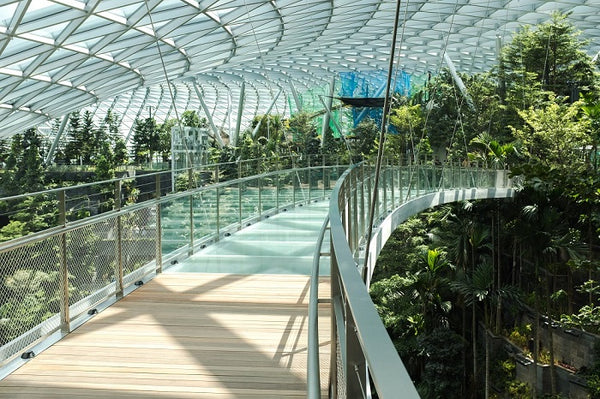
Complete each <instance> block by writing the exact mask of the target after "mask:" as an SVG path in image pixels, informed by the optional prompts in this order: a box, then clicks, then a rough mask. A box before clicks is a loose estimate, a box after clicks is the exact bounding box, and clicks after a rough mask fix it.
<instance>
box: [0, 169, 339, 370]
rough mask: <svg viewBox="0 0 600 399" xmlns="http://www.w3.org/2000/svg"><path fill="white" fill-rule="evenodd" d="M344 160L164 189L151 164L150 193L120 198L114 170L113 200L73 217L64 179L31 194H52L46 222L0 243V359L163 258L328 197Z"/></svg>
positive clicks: (139, 278) (123, 288) (60, 327)
mask: <svg viewBox="0 0 600 399" xmlns="http://www.w3.org/2000/svg"><path fill="white" fill-rule="evenodd" d="M346 168H347V166H342V165H336V164H333V165H327V164H326V163H321V164H319V165H313V166H308V165H307V166H305V167H302V168H292V169H286V170H281V171H270V172H266V173H262V174H259V175H255V176H251V177H242V178H233V179H230V180H228V181H221V182H219V183H214V184H210V185H199V184H198V185H197V186H196V187H194V188H192V189H188V190H186V191H181V192H169V193H165V192H164V190H163V186H162V184H163V180H162V179H161V175H160V174H156V175H154V176H153V179H152V181H153V183H152V184H151V190H152V191H153V192H154V198H153V199H148V200H146V201H144V202H138V203H130V204H127V205H123V204H124V203H125V201H124V192H123V186H124V185H125V182H124V180H116V181H112V182H109V184H111V186H113V187H114V190H115V192H116V193H117V195H115V198H114V206H113V209H112V210H110V211H105V212H101V213H98V214H96V215H93V216H88V217H86V218H83V219H79V220H70V219H69V208H68V203H69V202H68V201H69V200H68V198H69V196H70V195H69V190H70V188H64V189H62V190H52V191H51V192H44V193H41V194H39V195H53V196H55V197H56V200H55V207H56V213H57V215H56V223H55V225H53V226H52V227H50V228H48V229H45V230H43V231H39V232H35V233H32V234H29V235H27V236H23V237H19V238H15V239H12V240H9V241H6V242H2V243H0V265H2V267H0V366H2V365H5V364H6V363H8V362H9V361H11V360H12V359H15V358H17V357H18V356H19V355H21V356H26V355H27V356H29V355H28V354H27V353H28V351H29V349H30V348H32V347H33V346H34V345H35V344H36V343H38V342H40V341H41V340H43V339H44V338H46V337H48V336H49V335H51V334H54V333H57V332H59V333H63V334H64V333H68V332H70V331H71V330H72V328H73V326H74V325H78V324H79V323H80V322H82V320H86V319H87V318H89V317H92V316H93V314H94V313H95V309H96V308H97V307H98V306H99V304H101V303H103V302H106V301H114V300H116V299H118V298H119V297H121V296H123V295H124V294H126V293H127V292H129V291H131V290H133V289H135V288H136V286H137V285H138V284H141V282H143V281H145V279H148V278H150V277H151V276H152V275H154V274H156V273H160V272H161V271H162V269H163V265H168V264H169V263H170V262H173V261H174V260H175V259H183V258H185V257H187V256H189V255H191V254H193V253H194V251H196V250H197V249H198V248H201V247H203V246H205V245H208V244H209V243H211V242H215V241H218V240H220V239H221V238H222V237H224V236H225V235H227V234H230V233H232V232H235V231H237V230H239V229H241V228H243V227H245V226H246V225H248V224H251V223H254V222H255V221H257V220H260V219H262V218H265V217H267V216H269V215H272V214H275V213H277V212H279V211H280V210H282V209H284V208H286V207H290V206H294V205H295V204H298V203H307V202H309V201H313V200H316V199H323V198H325V197H327V196H328V195H329V194H330V192H331V189H332V186H333V184H334V182H335V181H336V180H337V179H338V178H339V176H341V174H342V173H343V172H344V170H346ZM213 172H216V169H213ZM103 184H106V183H103ZM166 184H168V182H167V183H166ZM149 190H150V189H147V191H149ZM167 191H168V190H167ZM113 195H114V194H113ZM22 198H28V196H24V197H21V199H22ZM11 200H12V199H11ZM122 205H123V206H122Z"/></svg>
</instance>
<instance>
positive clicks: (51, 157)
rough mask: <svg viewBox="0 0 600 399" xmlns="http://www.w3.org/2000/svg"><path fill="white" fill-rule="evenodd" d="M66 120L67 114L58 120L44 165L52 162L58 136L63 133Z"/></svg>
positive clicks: (67, 119) (58, 139) (67, 118)
mask: <svg viewBox="0 0 600 399" xmlns="http://www.w3.org/2000/svg"><path fill="white" fill-rule="evenodd" d="M68 121H69V114H67V115H65V116H63V118H62V121H61V122H60V126H59V128H58V132H56V137H54V141H53V142H52V146H51V147H50V150H48V155H47V156H46V165H50V162H52V159H53V158H54V153H55V152H56V148H57V147H58V142H59V141H60V138H61V136H62V135H63V132H64V131H65V127H66V126H67V122H68Z"/></svg>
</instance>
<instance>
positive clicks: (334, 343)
mask: <svg viewBox="0 0 600 399" xmlns="http://www.w3.org/2000/svg"><path fill="white" fill-rule="evenodd" d="M329 241H330V244H329V248H330V249H329V253H330V254H331V270H330V274H331V281H330V289H331V305H330V310H329V311H330V312H331V327H330V328H331V339H330V342H331V347H330V348H331V349H330V352H329V392H330V395H331V396H330V397H331V399H337V397H338V379H339V376H338V367H337V366H338V350H339V349H338V334H339V333H340V332H339V331H338V330H337V324H338V321H337V314H336V312H335V308H336V306H335V304H336V303H338V302H339V300H340V298H341V292H340V281H339V274H338V265H337V259H336V257H335V249H334V247H333V238H332V237H331V233H330V234H329Z"/></svg>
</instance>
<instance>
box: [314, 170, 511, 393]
mask: <svg viewBox="0 0 600 399" xmlns="http://www.w3.org/2000/svg"><path fill="white" fill-rule="evenodd" d="M374 175H375V168H374V167H372V166H369V165H367V164H365V163H363V164H359V165H354V166H353V167H352V168H350V169H349V170H348V171H346V172H345V173H344V175H343V176H342V177H341V178H340V180H338V182H337V183H336V186H335V188H334V190H333V193H332V196H331V200H330V208H329V231H330V234H331V253H328V254H327V255H329V256H330V259H331V298H330V300H331V304H332V318H333V320H332V323H331V326H332V337H331V352H330V353H331V359H330V361H329V364H330V366H331V367H330V378H329V380H330V389H329V392H330V397H331V398H371V397H378V398H398V397H402V398H418V397H419V395H418V393H417V390H416V388H415V387H414V385H413V383H412V380H411V378H410V376H409V375H408V373H407V371H406V368H405V367H404V365H403V363H402V360H401V359H400V357H399V356H398V354H397V352H396V349H395V347H394V345H393V343H392V341H391V339H390V337H389V335H388V334H387V331H386V329H385V327H384V325H383V323H382V321H381V319H380V318H379V315H378V313H377V310H376V308H375V305H374V304H373V302H372V301H371V298H370V296H369V293H368V289H367V285H368V284H367V285H365V281H367V282H368V276H369V275H370V272H371V270H366V269H365V268H364V265H363V263H364V261H365V253H368V252H367V251H369V252H372V251H371V249H372V248H371V247H372V246H373V243H374V242H375V243H376V241H379V240H381V236H377V239H373V240H372V241H371V243H366V239H367V237H368V236H369V234H368V228H369V219H370V218H369V212H370V209H371V202H372V200H373V185H374V180H375V176H374ZM507 175H508V173H507V171H504V170H489V169H480V168H467V167H463V166H462V165H451V164H446V165H433V164H421V165H418V164H412V165H410V164H409V165H403V164H397V165H393V164H389V163H387V164H384V165H383V167H382V169H381V173H380V179H379V184H378V190H377V196H376V203H375V206H373V207H372V209H373V210H374V215H373V224H374V226H375V227H377V226H378V225H380V224H382V223H383V221H384V220H387V218H388V216H393V212H394V211H395V210H398V209H399V207H400V206H401V205H403V204H407V205H408V204H414V203H415V202H418V201H419V200H420V199H427V198H428V195H429V194H432V195H434V193H437V194H435V195H441V194H443V193H446V194H448V195H447V196H445V197H444V196H443V195H442V196H441V197H440V198H441V200H440V202H444V201H445V202H450V201H452V200H458V199H461V198H463V197H466V196H464V195H460V194H461V193H463V194H464V193H466V192H472V193H471V194H472V195H471V197H473V198H481V197H485V196H486V195H488V193H487V191H486V190H469V189H471V188H486V189H489V188H496V187H507V186H509V185H510V184H511V182H510V181H509V180H508V178H507ZM480 191H483V192H480ZM492 191H493V190H490V193H491V192H492ZM490 195H491V194H490ZM424 202H426V203H428V204H429V203H430V202H431V204H432V205H431V206H433V204H434V202H435V201H430V202H428V201H427V200H426V201H424ZM421 205H422V204H419V206H421ZM419 206H414V207H411V208H410V209H409V210H408V213H410V212H411V211H412V212H413V213H417V212H419V211H420V210H421V209H418V208H419ZM426 207H427V206H424V207H423V208H422V209H425V208H426ZM413 208H414V209H413ZM325 227H326V226H324V227H323V230H322V232H321V233H322V234H323V233H325ZM393 228H394V226H393V225H391V223H390V224H389V225H386V230H393ZM386 239H387V238H386ZM384 242H385V241H384ZM319 244H320V241H319ZM376 244H377V243H376ZM379 244H381V245H383V244H382V243H381V242H379ZM322 251H323V250H322V249H321V247H320V245H318V248H317V250H316V252H317V253H318V254H321V253H322ZM373 255H374V256H373V258H375V259H376V255H377V254H373ZM371 261H372V264H374V259H372V260H371ZM318 267H319V259H318V256H317V255H315V262H314V270H313V276H315V272H316V273H317V274H316V275H317V276H318ZM369 267H370V266H369ZM316 298H318V295H317V293H316V292H311V302H310V305H309V325H310V326H311V330H310V331H309V347H308V351H309V370H308V385H309V387H308V389H309V398H320V387H319V378H318V376H319V375H320V371H319V370H318V365H319V359H318V357H319V356H318V340H317V339H316V337H317V335H316V331H315V329H316V317H315V315H316V312H317V304H318V300H317V299H316ZM311 337H312V339H311ZM315 352H316V353H315ZM375 392H376V394H375Z"/></svg>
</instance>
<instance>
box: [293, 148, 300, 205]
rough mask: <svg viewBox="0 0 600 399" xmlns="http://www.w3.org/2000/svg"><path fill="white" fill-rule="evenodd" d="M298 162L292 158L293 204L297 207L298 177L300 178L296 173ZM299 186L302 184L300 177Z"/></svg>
mask: <svg viewBox="0 0 600 399" xmlns="http://www.w3.org/2000/svg"><path fill="white" fill-rule="evenodd" d="M295 164H296V162H295V161H294V158H292V204H293V206H296V176H298V172H297V171H296V165H295ZM298 184H300V177H298Z"/></svg>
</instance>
